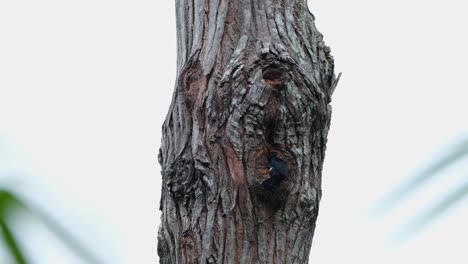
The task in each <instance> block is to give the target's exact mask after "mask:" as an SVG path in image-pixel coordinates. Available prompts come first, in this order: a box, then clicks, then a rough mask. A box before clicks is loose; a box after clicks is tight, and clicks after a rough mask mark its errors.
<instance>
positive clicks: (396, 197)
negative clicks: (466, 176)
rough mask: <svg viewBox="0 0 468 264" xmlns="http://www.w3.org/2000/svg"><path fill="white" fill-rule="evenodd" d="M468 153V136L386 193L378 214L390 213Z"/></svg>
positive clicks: (378, 207) (378, 208)
mask: <svg viewBox="0 0 468 264" xmlns="http://www.w3.org/2000/svg"><path fill="white" fill-rule="evenodd" d="M467 155H468V138H467V139H465V140H463V141H461V142H459V143H458V144H457V145H456V146H455V147H454V148H453V149H452V150H450V151H448V152H447V153H446V154H445V155H444V156H442V157H441V158H440V159H438V160H436V161H434V162H433V163H432V164H430V165H429V166H427V167H426V168H425V169H424V170H422V171H421V172H419V173H418V174H416V175H414V176H413V177H411V178H410V179H409V181H407V182H405V183H403V184H401V185H400V186H399V187H398V188H396V189H395V190H393V191H391V192H390V193H389V194H388V195H386V196H385V197H384V198H383V199H382V200H381V201H380V202H379V204H378V205H377V206H376V211H377V212H378V214H385V213H388V212H389V211H390V210H391V209H392V208H394V207H395V206H397V205H398V204H399V203H401V202H402V201H403V200H404V199H405V198H406V197H408V196H410V195H411V194H412V193H413V192H414V191H416V190H417V189H418V188H420V187H421V186H423V185H424V184H425V183H426V182H428V181H429V180H431V179H432V178H433V177H435V176H436V175H437V174H438V173H439V172H441V171H442V170H443V169H445V168H447V167H449V166H452V165H453V164H455V163H456V162H457V161H459V160H461V159H462V158H464V157H465V156H467Z"/></svg>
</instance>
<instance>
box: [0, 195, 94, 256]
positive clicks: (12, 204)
mask: <svg viewBox="0 0 468 264" xmlns="http://www.w3.org/2000/svg"><path fill="white" fill-rule="evenodd" d="M18 212H26V213H28V214H23V215H21V217H25V216H27V215H29V216H32V217H35V218H36V219H37V220H39V221H40V222H42V224H44V225H45V226H46V227H47V228H48V229H49V230H50V231H51V232H52V234H54V235H55V236H56V237H57V238H59V239H60V240H61V241H62V243H63V244H65V245H66V246H68V247H69V248H70V249H71V250H73V251H74V252H76V253H77V255H78V256H79V257H81V258H82V259H83V260H85V261H86V263H90V264H94V263H96V264H98V263H102V262H101V261H99V260H98V258H97V257H95V256H94V254H93V253H91V251H90V250H88V249H87V248H86V247H84V246H83V245H82V243H80V242H79V241H78V240H77V239H75V238H74V236H73V235H72V234H71V233H70V232H68V231H67V230H66V228H64V227H63V226H62V225H60V224H59V223H58V222H57V221H56V220H55V219H54V218H53V217H51V216H49V214H47V213H45V212H44V211H42V210H40V209H39V208H38V207H33V206H31V205H26V203H25V202H24V201H22V200H21V199H20V198H19V197H18V196H17V195H15V194H13V193H12V192H10V191H8V190H6V189H0V227H1V229H2V233H3V240H4V242H5V245H6V247H7V249H8V250H9V252H10V254H11V255H12V257H13V258H14V259H15V260H16V262H17V263H18V264H23V263H27V262H26V261H25V257H24V254H23V251H22V250H21V249H20V247H19V245H18V243H17V241H16V239H15V237H14V235H13V232H12V230H11V229H10V227H9V225H8V223H7V221H8V219H11V218H12V217H13V215H14V214H16V213H18Z"/></svg>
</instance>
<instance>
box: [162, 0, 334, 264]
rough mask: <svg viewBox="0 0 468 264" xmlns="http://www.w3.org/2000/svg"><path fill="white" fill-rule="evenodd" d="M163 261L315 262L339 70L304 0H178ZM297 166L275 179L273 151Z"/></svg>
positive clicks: (166, 137) (165, 156) (165, 147)
mask: <svg viewBox="0 0 468 264" xmlns="http://www.w3.org/2000/svg"><path fill="white" fill-rule="evenodd" d="M176 7H177V36H178V75H177V76H178V77H177V81H176V86H175V92H174V97H173V99H172V104H171V106H170V109H169V113H168V115H167V118H166V121H165V123H164V125H163V139H162V146H161V149H160V153H159V162H160V163H161V166H162V176H163V188H162V197H161V205H160V210H161V211H162V219H161V226H160V228H159V233H158V254H159V257H160V262H161V263H165V264H166V263H167V264H172V263H203V264H205V263H243V264H244V263H288V264H291V263H301V264H302V263H307V262H308V257H309V251H310V247H311V243H312V237H313V233H314V228H315V221H316V219H317V213H318V206H319V200H320V196H321V188H320V185H321V171H322V164H323V160H324V154H325V145H326V141H327V134H328V128H329V124H330V116H331V107H330V105H329V103H330V100H331V94H332V93H333V90H334V87H335V86H336V83H337V81H338V78H335V75H334V73H333V58H332V56H331V55H330V49H329V48H328V47H327V46H325V44H324V42H323V40H322V35H321V34H320V33H319V32H318V31H317V29H316V28H315V25H314V17H313V15H312V14H311V13H310V12H309V10H308V8H307V4H306V1H305V0H304V1H302V0H261V1H256V0H254V1H252V0H236V1H232V0H190V1H189V0H176ZM272 156H273V157H277V158H278V159H280V160H281V161H284V162H286V164H287V167H288V175H287V177H286V179H285V180H284V181H282V182H281V184H279V186H277V188H276V189H274V190H272V191H268V190H266V189H265V188H264V187H263V186H262V182H264V181H265V180H266V179H268V178H269V177H270V175H269V172H268V170H269V168H270V164H269V161H268V158H269V157H272Z"/></svg>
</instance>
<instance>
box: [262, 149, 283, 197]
mask: <svg viewBox="0 0 468 264" xmlns="http://www.w3.org/2000/svg"><path fill="white" fill-rule="evenodd" d="M268 164H269V165H270V169H269V170H268V172H269V175H270V178H268V179H266V180H265V181H263V182H262V186H263V188H265V190H266V191H269V192H274V191H275V190H276V189H277V188H278V186H279V185H280V184H281V182H282V181H283V180H284V179H285V178H286V177H287V176H288V164H286V162H285V161H284V160H282V159H280V158H278V157H274V156H272V157H269V159H268Z"/></svg>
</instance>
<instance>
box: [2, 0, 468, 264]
mask: <svg viewBox="0 0 468 264" xmlns="http://www.w3.org/2000/svg"><path fill="white" fill-rule="evenodd" d="M310 7H311V11H312V12H313V13H314V15H315V17H316V23H317V26H318V28H319V30H320V31H321V32H322V33H323V34H324V36H325V41H326V43H327V44H328V45H330V46H331V48H332V54H333V55H334V57H335V61H336V69H337V72H343V76H342V80H341V81H340V84H339V86H338V88H337V90H336V92H335V94H334V98H333V102H332V105H333V109H334V112H333V119H332V128H331V131H330V135H329V143H328V151H327V157H326V161H325V169H324V172H323V198H322V203H321V208H320V216H319V220H318V223H317V228H316V235H315V238H314V244H313V247H312V251H311V260H312V261H311V263H317V264H320V263H427V264H430V263H442V262H447V263H466V261H467V259H468V256H467V255H466V244H467V243H468V229H467V228H466V227H465V226H466V220H467V219H468V209H467V208H466V204H467V203H466V200H467V199H465V203H463V204H460V205H459V206H456V207H454V208H452V209H451V210H450V211H449V213H448V214H446V215H444V216H442V217H440V218H438V219H437V220H436V221H434V222H433V224H431V225H430V226H429V227H428V228H426V229H424V230H423V231H422V232H420V233H418V234H419V235H418V236H416V237H414V238H413V239H412V240H409V241H407V242H406V243H404V244H401V243H400V244H394V243H393V244H392V243H391V242H390V239H391V234H392V232H393V231H395V230H396V229H398V227H399V226H401V225H403V224H404V223H405V222H407V221H408V220H410V219H412V216H416V215H418V213H419V212H421V211H422V210H423V209H424V208H427V206H428V205H429V204H430V203H431V202H434V201H437V199H440V198H441V195H443V194H444V193H446V192H448V191H450V190H452V189H453V188H454V187H456V186H457V185H459V184H460V183H463V182H464V179H466V177H467V173H468V171H466V169H465V168H466V165H468V162H467V161H466V160H465V161H464V162H461V163H458V166H456V167H454V168H452V169H449V170H444V171H443V173H442V174H441V175H440V176H442V177H439V178H438V180H435V181H434V182H432V183H430V184H429V185H427V186H424V187H425V188H424V189H421V190H419V191H418V192H417V193H415V195H414V196H411V197H410V199H408V201H406V202H405V203H403V204H402V205H401V206H400V207H398V208H397V210H395V211H392V212H391V213H390V214H388V215H386V216H385V217H383V218H376V219H374V218H372V217H371V216H370V208H371V207H372V206H373V205H374V204H375V203H376V202H377V200H378V199H379V198H381V197H382V195H383V194H384V193H385V192H387V191H389V190H391V189H392V187H395V186H396V185H397V184H398V183H400V182H401V180H403V179H404V178H406V177H409V176H411V175H412V174H414V173H416V172H417V171H418V170H420V169H421V168H422V167H423V166H424V165H427V164H428V163H429V162H430V161H431V160H433V159H434V158H435V157H436V156H437V155H439V153H438V152H440V151H442V150H443V149H444V148H445V147H446V145H447V144H453V143H454V142H456V139H459V138H461V137H463V135H466V131H468V123H467V122H466V114H467V113H468V105H467V104H466V102H465V101H466V100H467V98H468V97H467V95H468V93H467V82H468V81H467V79H466V77H465V74H464V73H465V71H466V68H467V66H466V61H468V51H467V48H466V47H467V46H468V38H467V37H466V28H465V27H466V25H468V17H467V16H466V15H465V13H466V10H467V8H466V5H465V4H464V2H463V1H455V0H446V1H422V0H413V1H409V0H394V1H375V0H373V1H371V0H355V1H344V0H332V1H331V0H328V1H325V0H316V1H310ZM174 12H175V11H174V1H98V0H93V1H89V0H82V1H58V0H56V1H51V0H44V1H1V2H0V184H2V185H7V186H13V187H14V188H15V190H18V192H20V193H21V194H23V195H24V196H26V197H28V198H29V199H30V200H33V201H34V202H35V203H36V204H38V205H40V206H41V207H43V208H45V209H47V211H50V212H51V213H52V214H53V215H54V216H56V217H57V218H59V219H60V220H61V221H62V222H63V223H64V224H65V225H66V226H68V227H69V228H70V229H71V230H73V231H74V233H75V234H76V235H77V236H78V237H79V238H81V239H83V240H84V241H85V242H86V243H87V244H88V245H89V246H90V247H94V248H95V251H96V252H97V254H98V255H100V256H102V258H104V259H105V261H106V262H108V263H156V258H157V257H156V255H157V253H156V234H157V228H158V226H159V211H158V207H159V196H160V189H161V182H160V181H161V176H160V168H159V165H158V164H157V150H158V148H159V143H160V139H161V125H162V122H163V120H164V118H165V116H166V113H167V111H168V107H169V104H170V101H171V96H172V92H173V87H174V82H175V70H176V65H175V62H176V53H175V51H176V42H175V28H176V26H175V16H174ZM463 165H465V166H463ZM17 225H18V227H19V228H20V229H21V231H22V232H21V234H20V237H21V238H22V239H23V240H22V241H24V243H25V245H26V247H27V249H28V253H29V255H30V256H31V257H30V258H31V259H32V260H35V262H34V263H65V262H66V263H81V262H80V260H79V259H78V258H76V256H73V255H72V254H71V253H70V252H67V251H66V250H63V249H62V248H60V246H59V243H58V242H57V241H55V240H54V239H53V238H51V237H50V235H48V234H47V231H46V230H45V229H43V228H41V227H40V226H39V225H37V224H34V223H29V222H25V223H18V224H17ZM38 228H39V229H38ZM26 241H27V243H26ZM46 252H47V253H46ZM0 260H1V259H0ZM73 261H75V262H73Z"/></svg>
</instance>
